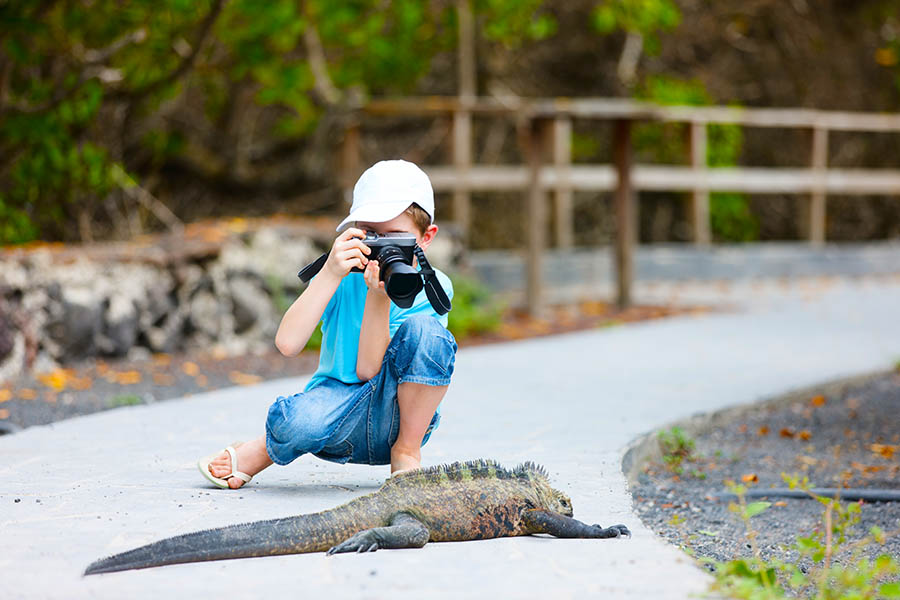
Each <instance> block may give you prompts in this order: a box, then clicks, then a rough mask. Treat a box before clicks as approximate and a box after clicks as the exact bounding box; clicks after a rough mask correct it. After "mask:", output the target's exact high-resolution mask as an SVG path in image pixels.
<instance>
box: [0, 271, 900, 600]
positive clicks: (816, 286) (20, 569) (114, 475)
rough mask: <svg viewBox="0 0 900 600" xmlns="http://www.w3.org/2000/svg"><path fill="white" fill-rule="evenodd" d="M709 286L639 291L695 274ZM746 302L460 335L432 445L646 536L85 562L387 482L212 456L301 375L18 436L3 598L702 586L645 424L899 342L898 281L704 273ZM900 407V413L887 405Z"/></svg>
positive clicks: (2, 447)
mask: <svg viewBox="0 0 900 600" xmlns="http://www.w3.org/2000/svg"><path fill="white" fill-rule="evenodd" d="M689 291H691V290H686V289H681V290H675V292H673V290H672V289H668V290H667V289H662V291H660V288H654V289H652V290H649V291H648V290H646V289H644V290H639V292H641V293H651V294H654V293H655V294H660V293H662V294H669V293H676V292H677V293H678V294H680V297H686V296H689V294H688V292H689ZM693 291H694V292H695V293H698V294H699V295H700V296H702V297H705V298H706V299H718V300H727V301H729V302H730V303H731V304H735V305H739V306H740V309H739V310H734V311H730V312H723V313H716V314H706V315H700V316H689V317H681V318H675V319H669V320H663V321H657V322H648V323H643V324H635V325H629V326H623V327H618V328H611V329H604V330H599V331H593V332H585V333H578V334H571V335H564V336H558V337H552V338H544V339H534V340H529V341H523V342H518V343H513V344H504V345H496V346H485V347H477V348H470V349H466V350H464V351H462V352H460V354H459V356H458V360H457V371H456V374H455V376H454V382H453V384H452V386H451V389H450V393H449V395H448V397H447V399H446V402H445V406H444V410H443V424H442V426H441V428H440V429H439V430H438V432H437V434H436V435H435V437H434V438H433V440H432V442H430V443H429V445H428V446H427V447H426V451H425V453H424V455H425V460H426V463H427V464H434V463H441V462H449V461H453V460H463V459H471V458H478V457H490V458H494V459H497V460H499V461H501V462H502V463H505V464H508V465H514V464H516V463H518V462H521V461H524V460H533V461H536V462H539V463H543V464H544V465H546V466H547V468H548V469H549V471H550V473H551V476H552V478H553V480H554V482H555V483H556V484H557V485H558V487H560V488H561V489H564V490H566V491H568V492H569V493H570V495H571V497H572V500H573V503H574V506H575V514H576V516H577V517H579V518H581V519H583V520H585V521H587V522H590V523H593V522H597V523H602V524H604V525H608V524H612V523H625V524H627V525H628V526H629V527H631V529H632V531H633V532H634V537H633V538H632V539H630V540H628V539H625V540H553V539H549V538H545V537H534V538H519V539H502V540H490V541H479V542H466V543H455V544H431V545H428V546H426V547H425V548H423V549H421V550H398V551H380V552H377V553H375V554H370V555H362V556H356V555H352V556H351V555H346V556H336V557H331V558H326V557H325V556H324V555H321V554H318V555H305V556H284V557H272V558H259V559H247V560H240V561H223V562H215V563H201V564H193V565H178V566H170V567H163V568H158V569H148V570H143V571H133V572H124V573H116V574H110V575H101V576H94V577H88V578H83V577H81V572H82V570H83V569H84V568H85V566H87V565H88V564H89V563H90V562H91V561H93V560H95V559H96V558H99V557H102V556H106V555H108V554H111V553H115V552H120V551H123V550H127V549H130V548H133V547H135V546H138V545H141V544H144V543H147V542H150V541H153V540H156V539H159V538H162V537H168V536H171V535H175V534H180V533H186V532H190V531H195V530H198V529H201V528H208V527H216V526H220V525H226V524H230V523H236V522H243V521H248V520H256V519H263V518H273V517H280V516H287V515H293V514H296V513H301V512H312V511H318V510H322V509H325V508H329V507H332V506H335V505H337V504H339V503H342V502H344V501H346V500H348V499H350V498H352V497H354V496H356V495H359V494H362V493H368V492H370V491H372V490H374V489H376V488H377V486H378V485H380V483H381V482H382V481H383V479H384V478H385V477H386V476H387V468H386V467H374V468H373V467H361V466H345V467H342V466H337V465H332V464H329V463H325V462H322V461H318V460H316V459H310V458H301V459H300V460H298V461H296V462H295V463H294V464H292V465H290V466H288V467H284V468H281V467H273V468H271V469H269V470H268V471H266V472H264V473H262V474H261V475H260V476H258V477H257V478H256V479H255V480H254V481H253V482H252V484H250V485H249V486H247V489H243V490H240V491H237V492H226V491H220V490H216V489H211V488H209V487H208V486H207V485H205V482H204V480H203V479H201V477H200V475H199V474H198V473H197V472H196V470H195V467H194V461H195V460H196V458H197V457H198V456H200V455H202V454H205V453H208V452H210V451H212V450H215V449H217V448H219V447H221V446H222V445H223V444H225V443H228V442H231V441H232V440H238V439H246V438H248V437H250V436H254V435H258V434H259V433H260V432H261V428H262V422H263V419H264V417H265V410H266V408H267V406H268V404H269V403H270V402H271V400H272V399H273V398H274V397H275V396H277V395H279V394H286V393H290V392H292V391H293V390H296V389H298V388H300V387H301V386H302V385H303V384H304V380H302V379H292V380H291V379H285V380H279V381H273V382H269V383H266V384H263V385H258V386H255V387H245V388H236V389H230V390H226V391H220V392H215V393H212V394H208V395H204V396H195V397H192V398H185V399H183V400H177V401H169V402H165V403H161V404H157V405H153V406H140V407H130V408H122V409H117V410H113V411H109V412H106V413H101V414H97V415H92V416H89V417H82V418H77V419H73V420H70V421H65V422H61V423H58V424H55V425H52V426H47V427H36V428H32V429H28V430H26V431H24V432H22V433H19V434H16V435H12V436H6V437H2V438H0V457H2V461H0V462H2V466H0V549H2V551H0V576H2V582H3V591H2V593H0V596H2V597H3V598H19V597H22V598H95V597H96V598H154V599H156V598H161V597H164V596H165V595H171V596H172V597H200V596H201V595H204V596H209V595H215V596H217V597H226V596H228V597H236V598H248V597H253V598H273V597H281V596H284V595H285V594H287V595H288V596H289V597H304V598H331V597H350V596H352V597H356V598H384V597H391V598H417V599H421V598H433V597H446V598H450V597H452V598H457V597H485V598H487V597H491V598H497V597H500V598H533V597H553V598H584V597H600V596H603V597H605V598H608V597H613V598H619V597H622V598H654V599H658V598H687V597H689V596H691V595H694V594H698V593H700V592H702V591H703V590H704V589H705V587H706V586H707V584H708V582H709V577H708V576H707V575H706V574H704V573H703V572H702V571H701V570H700V569H698V568H697V567H695V566H694V565H693V564H692V563H691V562H690V561H689V560H688V559H686V558H685V557H684V556H683V555H682V554H681V553H680V552H679V551H678V550H676V549H675V548H673V547H670V546H668V545H666V544H665V543H663V542H662V541H661V540H659V539H657V538H656V537H655V536H654V535H653V534H652V533H651V532H650V531H648V530H647V529H645V528H644V527H643V526H641V524H640V521H639V520H638V518H637V516H636V515H635V514H634V512H633V511H632V508H631V499H630V496H629V494H628V492H627V489H626V487H627V486H626V482H625V479H624V476H623V475H622V472H621V468H620V463H621V458H622V453H623V450H624V448H625V446H626V445H627V444H628V443H629V441H631V440H633V439H634V438H635V437H636V436H638V435H640V434H642V433H644V432H647V431H649V430H652V429H655V428H658V427H661V426H663V425H665V424H666V423H668V422H670V421H672V420H674V419H677V418H681V417H685V416H688V415H690V414H693V413H697V412H702V411H711V410H715V409H719V408H723V407H726V406H731V405H736V404H741V403H747V402H751V401H754V400H758V399H761V398H764V397H767V396H770V395H774V394H778V393H781V392H784V391H787V390H789V389H792V388H797V387H802V386H807V385H810V384H813V383H816V382H820V381H823V380H828V379H834V378H838V377H843V376H849V375H854V374H859V373H862V372H866V371H871V370H876V369H884V368H888V367H889V366H891V365H892V364H893V363H894V361H896V360H898V359H900V279H898V278H896V277H893V278H875V279H857V280H853V281H840V280H828V281H819V282H808V283H805V284H797V285H785V284H779V285H773V286H769V287H766V286H762V287H760V286H759V285H756V286H755V287H754V286H749V285H748V286H747V287H745V288H742V287H740V286H736V287H735V286H726V287H725V288H721V287H712V288H710V289H707V290H700V291H699V292H698V291H697V290H693ZM890 417H891V418H897V417H895V416H890Z"/></svg>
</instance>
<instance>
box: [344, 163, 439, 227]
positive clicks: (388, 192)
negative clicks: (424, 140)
mask: <svg viewBox="0 0 900 600" xmlns="http://www.w3.org/2000/svg"><path fill="white" fill-rule="evenodd" d="M413 202H415V203H416V204H418V205H419V206H421V207H422V209H423V210H424V211H425V212H427V213H428V216H429V217H431V221H432V223H433V222H434V190H433V189H432V187H431V181H430V180H429V179H428V175H426V174H425V171H423V170H422V169H420V168H419V167H417V166H416V165H414V164H413V163H411V162H407V161H405V160H383V161H381V162H377V163H375V164H374V165H372V166H371V167H369V168H368V169H366V172H365V173H363V174H362V175H361V176H360V178H359V181H357V182H356V185H355V186H354V187H353V204H352V205H351V206H350V214H349V215H347V218H346V219H344V220H343V221H341V224H340V225H338V226H337V231H341V230H342V229H344V228H345V227H346V226H347V225H349V224H350V223H352V222H353V221H368V222H369V223H383V222H385V221H390V220H391V219H393V218H394V217H396V216H398V215H400V214H401V213H402V212H403V211H405V210H406V209H407V208H409V205H410V204H412V203H413Z"/></svg>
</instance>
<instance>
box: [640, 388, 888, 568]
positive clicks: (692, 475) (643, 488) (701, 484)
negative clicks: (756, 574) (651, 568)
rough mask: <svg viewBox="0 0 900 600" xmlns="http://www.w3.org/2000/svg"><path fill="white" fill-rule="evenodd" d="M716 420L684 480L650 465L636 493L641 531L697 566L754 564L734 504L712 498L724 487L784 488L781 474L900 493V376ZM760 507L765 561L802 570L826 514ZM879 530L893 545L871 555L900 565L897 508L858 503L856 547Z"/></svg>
mask: <svg viewBox="0 0 900 600" xmlns="http://www.w3.org/2000/svg"><path fill="white" fill-rule="evenodd" d="M719 417H721V418H718V417H717V418H716V419H715V420H714V421H713V423H714V426H712V427H703V428H700V429H699V431H698V433H696V434H693V433H691V434H688V436H689V437H690V438H691V439H693V440H694V442H695V444H696V448H695V450H694V458H693V460H689V461H685V462H683V463H682V468H683V471H682V473H681V475H676V474H675V473H673V472H672V470H671V469H669V468H667V467H666V466H664V465H663V464H662V463H659V462H651V463H650V464H648V465H646V466H644V468H643V469H642V471H641V472H640V474H639V475H638V476H637V481H633V482H632V483H631V486H630V487H631V491H632V495H633V497H634V505H635V508H636V510H637V513H638V515H639V516H640V517H641V520H642V521H643V522H644V524H645V525H647V526H648V527H649V528H651V529H652V530H653V531H655V532H656V533H658V534H659V535H661V536H662V537H664V538H665V539H666V540H668V541H670V542H671V543H673V544H677V545H679V546H681V547H683V548H685V549H687V550H688V551H689V552H691V553H693V554H694V555H695V556H696V557H698V558H711V559H715V560H720V561H727V560H731V559H733V558H737V557H749V556H752V551H751V547H750V545H749V543H748V538H747V536H746V528H745V526H744V524H743V522H742V521H741V520H740V519H739V518H738V517H737V516H736V515H735V514H733V513H732V512H731V511H730V510H729V508H728V505H729V501H727V500H717V499H715V498H714V497H713V495H714V494H718V493H722V492H725V491H726V485H725V483H724V482H725V481H727V480H732V481H736V482H738V483H741V482H742V481H743V482H747V483H745V485H747V486H748V487H749V488H750V489H753V490H765V489H766V488H773V487H780V488H785V487H787V484H785V482H784V481H783V479H782V473H783V472H784V473H787V474H788V475H801V476H803V475H805V476H807V477H808V478H809V481H810V484H811V485H812V486H815V487H844V488H847V487H853V488H873V489H876V488H883V489H891V490H898V489H900V373H897V372H894V373H882V374H878V375H874V376H872V377H869V378H866V379H865V380H863V381H859V380H856V381H855V382H852V383H848V384H846V385H830V386H823V388H822V389H821V390H817V391H812V392H811V393H809V394H803V396H802V397H799V398H798V397H796V396H794V397H792V398H790V399H785V400H780V401H779V400H775V401H773V402H770V403H764V404H762V405H760V406H759V407H758V408H757V409H756V410H746V409H745V408H744V409H736V410H733V411H729V412H726V413H724V414H722V415H719ZM755 500H758V498H753V499H750V500H748V501H755ZM763 500H768V501H770V502H772V503H773V505H772V506H771V507H769V509H768V510H766V511H764V512H763V513H761V514H760V515H758V516H756V517H753V519H752V520H751V526H752V527H753V528H754V529H755V530H756V531H757V532H758V537H757V538H756V541H757V544H758V546H759V548H760V550H761V552H762V555H763V557H764V558H767V559H771V558H779V559H781V560H784V561H789V562H798V560H797V559H798V557H799V554H798V552H797V551H796V550H794V549H793V548H792V546H793V543H794V542H795V540H796V539H797V537H804V536H809V535H810V534H812V533H813V532H814V531H817V530H821V528H822V527H823V525H822V523H823V508H824V507H823V505H821V504H820V503H819V502H816V501H815V500H812V499H785V498H777V497H769V498H763ZM876 525H877V526H878V527H880V528H882V529H883V530H884V531H886V532H892V535H889V536H888V538H887V540H886V543H885V544H884V545H880V544H877V543H872V544H870V545H868V546H866V548H865V552H866V554H868V555H870V556H875V555H879V554H883V553H887V554H890V555H892V556H895V557H900V502H871V503H869V502H867V503H862V504H861V513H860V521H859V523H858V524H856V525H855V526H854V527H853V529H852V534H851V535H850V539H851V540H858V539H860V538H862V537H865V535H866V534H867V533H868V531H869V529H870V528H871V527H872V526H876ZM798 564H800V565H801V567H803V566H804V565H803V562H802V561H799V563H798ZM709 568H710V569H711V570H712V567H709Z"/></svg>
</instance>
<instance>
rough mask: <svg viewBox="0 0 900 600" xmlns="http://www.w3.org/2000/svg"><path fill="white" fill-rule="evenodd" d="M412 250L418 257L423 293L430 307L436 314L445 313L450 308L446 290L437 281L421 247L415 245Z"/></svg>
mask: <svg viewBox="0 0 900 600" xmlns="http://www.w3.org/2000/svg"><path fill="white" fill-rule="evenodd" d="M413 251H414V252H415V253H416V258H418V259H419V266H420V267H421V268H422V270H421V273H422V279H424V283H425V295H426V296H428V301H429V302H431V307H432V308H433V309H434V311H435V312H436V313H437V314H439V315H446V314H447V313H448V312H450V309H451V308H452V305H451V304H450V298H448V297H447V292H445V291H444V288H443V287H442V286H441V282H440V281H438V278H437V274H436V273H435V271H434V269H432V268H431V263H429V262H428V259H427V258H425V253H424V252H423V251H422V249H421V248H419V247H418V246H416V247H415V248H414V249H413Z"/></svg>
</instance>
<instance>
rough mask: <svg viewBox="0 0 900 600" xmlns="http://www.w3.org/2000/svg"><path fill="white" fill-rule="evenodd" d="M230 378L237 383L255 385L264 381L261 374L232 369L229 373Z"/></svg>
mask: <svg viewBox="0 0 900 600" xmlns="http://www.w3.org/2000/svg"><path fill="white" fill-rule="evenodd" d="M228 379H230V380H231V383H234V384H236V385H253V384H254V383H259V382H260V381H262V377H260V376H259V375H250V374H249V373H241V372H240V371H231V372H230V373H228Z"/></svg>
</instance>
